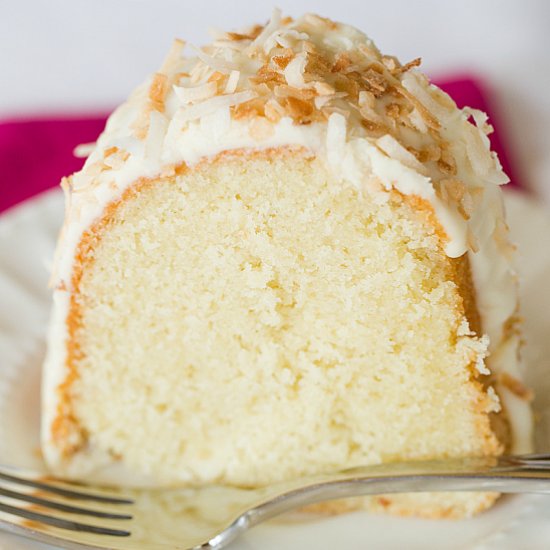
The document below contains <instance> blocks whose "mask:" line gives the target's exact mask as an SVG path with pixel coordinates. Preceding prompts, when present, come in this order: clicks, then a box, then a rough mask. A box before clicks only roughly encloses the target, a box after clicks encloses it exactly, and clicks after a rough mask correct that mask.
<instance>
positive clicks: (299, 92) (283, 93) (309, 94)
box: [273, 84, 316, 101]
mask: <svg viewBox="0 0 550 550" xmlns="http://www.w3.org/2000/svg"><path fill="white" fill-rule="evenodd" d="M273 93H274V94H275V97H281V98H283V97H295V98H296V99H301V100H304V101H305V100H309V99H313V98H314V97H315V95H316V94H315V90H314V89H312V88H294V87H292V86H287V85H286V84H282V85H280V86H275V88H274V89H273Z"/></svg>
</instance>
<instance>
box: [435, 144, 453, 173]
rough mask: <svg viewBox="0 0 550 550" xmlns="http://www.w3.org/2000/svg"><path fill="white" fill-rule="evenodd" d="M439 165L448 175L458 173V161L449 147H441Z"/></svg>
mask: <svg viewBox="0 0 550 550" xmlns="http://www.w3.org/2000/svg"><path fill="white" fill-rule="evenodd" d="M437 166H438V168H439V170H440V171H441V172H442V173H443V174H445V175H446V176H454V175H455V174H456V161H455V159H454V157H453V155H452V153H451V152H450V151H449V149H447V148H443V149H441V153H440V157H439V160H438V161H437Z"/></svg>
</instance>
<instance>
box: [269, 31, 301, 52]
mask: <svg viewBox="0 0 550 550" xmlns="http://www.w3.org/2000/svg"><path fill="white" fill-rule="evenodd" d="M308 39H309V35H307V34H305V33H303V32H298V31H297V30H295V29H278V30H277V31H275V32H274V33H273V34H272V35H271V37H270V38H268V40H267V41H266V43H265V44H264V51H265V52H266V53H267V52H268V51H270V50H272V49H273V46H274V45H275V44H279V45H280V46H282V47H283V48H291V47H292V45H293V43H294V42H301V41H304V40H308Z"/></svg>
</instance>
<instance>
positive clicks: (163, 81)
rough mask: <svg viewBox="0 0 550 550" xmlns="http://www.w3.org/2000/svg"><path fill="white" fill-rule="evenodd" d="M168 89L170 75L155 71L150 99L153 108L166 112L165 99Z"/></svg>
mask: <svg viewBox="0 0 550 550" xmlns="http://www.w3.org/2000/svg"><path fill="white" fill-rule="evenodd" d="M167 91H168V77H167V76H166V75H165V74H162V73H155V75H154V76H153V81H152V82H151V86H150V87H149V101H151V104H152V106H153V109H155V110H157V111H159V112H161V113H162V112H164V100H165V98H166V92H167Z"/></svg>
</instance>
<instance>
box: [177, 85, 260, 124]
mask: <svg viewBox="0 0 550 550" xmlns="http://www.w3.org/2000/svg"><path fill="white" fill-rule="evenodd" d="M256 95H257V94H256V92H254V91H253V90H244V91H242V92H236V93H234V94H228V95H218V96H214V97H211V98H209V99H205V100H204V101H201V102H200V103H195V104H193V105H189V106H187V107H183V108H182V109H183V111H182V112H181V115H180V117H181V118H180V120H181V121H182V122H187V121H190V120H195V119H197V118H201V117H203V116H204V115H207V114H210V113H212V112H214V111H216V110H218V109H222V108H223V107H232V106H234V105H239V104H240V103H244V102H246V101H250V100H251V99H253V98H255V97H256Z"/></svg>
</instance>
